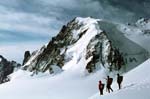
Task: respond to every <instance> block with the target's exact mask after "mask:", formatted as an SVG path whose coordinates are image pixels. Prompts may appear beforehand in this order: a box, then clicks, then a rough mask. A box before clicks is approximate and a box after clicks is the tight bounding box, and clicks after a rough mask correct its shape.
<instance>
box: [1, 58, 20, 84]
mask: <svg viewBox="0 0 150 99" xmlns="http://www.w3.org/2000/svg"><path fill="white" fill-rule="evenodd" d="M20 66H21V64H18V63H16V62H15V61H7V59H5V58H4V57H3V56H1V55H0V84H1V83H5V82H8V81H9V80H10V79H9V77H8V75H10V74H11V73H13V71H14V69H15V68H19V67H20Z"/></svg>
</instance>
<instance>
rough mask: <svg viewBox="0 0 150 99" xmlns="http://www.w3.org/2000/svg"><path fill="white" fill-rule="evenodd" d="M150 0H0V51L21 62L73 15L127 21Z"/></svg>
mask: <svg viewBox="0 0 150 99" xmlns="http://www.w3.org/2000/svg"><path fill="white" fill-rule="evenodd" d="M149 9H150V0H0V55H3V56H4V57H6V58H7V59H8V60H15V61H17V62H20V63H21V62H22V60H23V55H24V51H25V50H30V51H31V52H32V51H34V50H37V49H39V48H40V47H41V46H42V45H43V44H46V43H48V42H49V40H50V39H51V37H53V36H55V35H57V34H58V32H59V30H60V29H61V27H62V25H64V24H66V23H67V22H68V21H70V20H72V19H73V18H74V17H78V16H80V17H88V16H92V17H94V18H100V19H106V20H110V21H116V22H122V23H127V22H131V21H133V22H134V21H136V20H137V19H139V18H140V17H146V18H147V17H149V16H150V10H149Z"/></svg>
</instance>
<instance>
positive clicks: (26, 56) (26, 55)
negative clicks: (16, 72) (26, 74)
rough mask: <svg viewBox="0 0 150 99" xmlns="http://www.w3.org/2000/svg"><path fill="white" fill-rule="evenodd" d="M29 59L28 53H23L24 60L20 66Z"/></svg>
mask: <svg viewBox="0 0 150 99" xmlns="http://www.w3.org/2000/svg"><path fill="white" fill-rule="evenodd" d="M30 57H31V55H30V51H25V54H24V60H23V63H22V65H24V64H25V63H26V62H27V61H28V60H29V58H30Z"/></svg>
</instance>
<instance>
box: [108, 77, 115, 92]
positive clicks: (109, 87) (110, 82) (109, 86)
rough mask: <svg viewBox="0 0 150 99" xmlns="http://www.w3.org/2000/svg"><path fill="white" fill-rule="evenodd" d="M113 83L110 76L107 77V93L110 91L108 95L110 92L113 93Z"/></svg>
mask: <svg viewBox="0 0 150 99" xmlns="http://www.w3.org/2000/svg"><path fill="white" fill-rule="evenodd" d="M112 82H113V78H109V76H107V86H106V87H107V88H106V91H108V93H110V90H111V91H112V92H113V89H112V88H111V84H112Z"/></svg>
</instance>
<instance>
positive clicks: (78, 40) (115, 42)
mask: <svg viewBox="0 0 150 99" xmlns="http://www.w3.org/2000/svg"><path fill="white" fill-rule="evenodd" d="M26 54H27V53H25V56H30V57H28V59H26V58H25V59H24V60H25V62H24V63H23V64H24V66H23V67H24V68H23V69H25V70H28V71H30V72H33V74H38V73H39V72H46V71H49V73H50V74H52V73H55V72H58V71H59V72H61V71H62V70H67V69H72V68H80V71H82V72H88V73H92V72H95V71H97V70H99V69H100V68H101V65H102V66H103V67H104V68H105V69H106V70H107V71H119V72H125V71H129V70H131V69H132V68H134V67H136V66H137V65H139V64H141V63H142V62H144V61H145V60H146V59H148V57H149V56H148V51H147V50H145V49H144V48H142V47H141V46H140V45H138V44H136V43H135V42H134V41H132V40H130V39H128V38H127V37H126V36H125V35H124V32H123V31H121V30H120V29H119V28H118V24H115V23H112V22H108V21H106V20H100V19H93V18H90V17H88V18H81V17H77V18H75V19H73V20H72V21H71V22H69V23H68V24H67V25H64V26H63V27H62V29H61V30H60V32H59V33H58V35H57V36H56V37H53V38H52V39H51V40H50V42H49V43H48V44H47V45H44V46H43V47H42V48H41V49H40V50H37V51H35V52H33V53H32V54H31V55H29V53H28V55H26Z"/></svg>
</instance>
